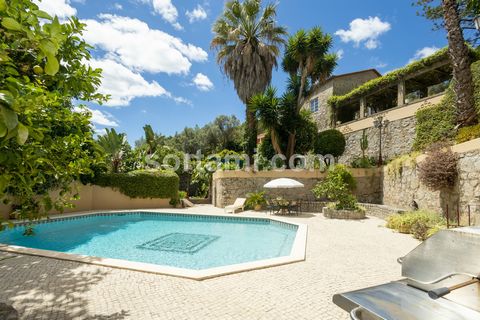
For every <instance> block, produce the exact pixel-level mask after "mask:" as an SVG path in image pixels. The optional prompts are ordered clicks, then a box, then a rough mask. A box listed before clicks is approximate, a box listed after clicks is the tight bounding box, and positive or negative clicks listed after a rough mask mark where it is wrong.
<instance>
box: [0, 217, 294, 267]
mask: <svg viewBox="0 0 480 320" xmlns="http://www.w3.org/2000/svg"><path fill="white" fill-rule="evenodd" d="M23 231H24V228H23V227H22V226H16V227H15V228H14V229H11V230H7V231H5V232H0V243H3V244H6V245H8V246H9V247H11V246H20V247H26V248H34V249H41V250H49V251H56V252H62V253H67V254H75V255H81V256H89V257H98V258H109V259H121V260H127V261H132V262H139V263H147V264H154V265H161V266H169V267H175V268H182V269H193V270H203V269H209V268H216V267H223V266H228V265H238V264H243V263H248V262H252V261H258V260H268V259H274V258H279V257H286V256H289V255H290V254H291V251H292V246H293V244H294V242H295V239H296V235H297V231H298V225H295V224H290V223H285V222H282V221H276V220H271V219H262V218H246V217H228V216H208V215H190V214H189V215H185V214H167V213H158V212H122V213H99V214H93V215H92V214H90V215H83V216H75V217H69V218H61V219H52V220H49V221H47V222H44V223H40V224H37V225H36V226H35V235H33V236H24V235H23Z"/></svg>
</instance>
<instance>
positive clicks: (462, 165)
mask: <svg viewBox="0 0 480 320" xmlns="http://www.w3.org/2000/svg"><path fill="white" fill-rule="evenodd" d="M475 143H477V144H478V148H477V150H469V151H468V152H459V162H458V171H459V178H458V183H457V185H456V186H455V187H454V188H453V190H452V191H451V192H448V193H446V192H440V191H431V190H429V189H428V188H426V187H425V186H424V185H422V183H420V181H419V178H418V170H417V166H416V165H415V164H405V165H403V166H402V167H401V169H400V170H399V171H397V172H396V173H395V174H393V173H391V172H390V173H388V168H387V167H386V168H385V170H384V178H383V186H382V189H383V203H384V204H387V205H391V206H395V207H400V208H403V209H411V208H412V204H413V201H415V202H416V204H417V205H418V207H419V208H420V209H428V210H434V211H437V212H445V211H446V207H447V205H448V207H449V211H450V214H451V215H454V214H456V211H457V207H459V208H460V212H461V213H462V214H465V213H466V212H467V208H468V205H469V204H471V203H472V202H474V201H476V200H477V199H476V198H477V197H479V196H480V140H478V139H477V141H476V142H475ZM454 151H455V148H454ZM458 151H462V150H458ZM423 159H424V157H423V156H421V157H419V158H417V162H419V161H423ZM472 209H473V210H477V211H478V210H480V208H473V207H472Z"/></svg>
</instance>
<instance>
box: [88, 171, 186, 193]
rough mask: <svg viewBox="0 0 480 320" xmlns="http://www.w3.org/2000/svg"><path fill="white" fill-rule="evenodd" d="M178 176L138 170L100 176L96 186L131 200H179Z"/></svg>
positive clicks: (95, 182) (170, 173)
mask: <svg viewBox="0 0 480 320" xmlns="http://www.w3.org/2000/svg"><path fill="white" fill-rule="evenodd" d="M179 180H180V179H179V178H178V175H177V174H176V173H175V172H173V171H165V170H137V171H132V172H129V173H108V174H101V175H99V176H98V177H97V178H96V179H95V181H94V184H95V185H98V186H101V187H110V188H112V189H114V190H118V191H120V192H121V193H123V194H124V195H126V196H129V197H130V198H160V199H172V198H173V199H177V198H178V187H179Z"/></svg>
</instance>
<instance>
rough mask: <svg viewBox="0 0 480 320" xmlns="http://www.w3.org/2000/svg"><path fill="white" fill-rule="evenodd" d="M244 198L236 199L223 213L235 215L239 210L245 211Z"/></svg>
mask: <svg viewBox="0 0 480 320" xmlns="http://www.w3.org/2000/svg"><path fill="white" fill-rule="evenodd" d="M245 201H247V199H245V198H237V199H236V200H235V202H234V203H233V204H232V205H229V206H226V207H225V209H224V210H225V213H235V211H237V210H239V209H241V211H243V210H244V209H245Z"/></svg>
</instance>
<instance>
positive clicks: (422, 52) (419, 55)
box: [408, 46, 440, 63]
mask: <svg viewBox="0 0 480 320" xmlns="http://www.w3.org/2000/svg"><path fill="white" fill-rule="evenodd" d="M438 50H440V48H437V47H435V46H432V47H424V48H422V49H419V50H417V52H415V55H414V56H413V58H411V59H410V60H409V61H408V63H411V62H413V61H416V60H420V59H423V58H426V57H428V56H431V55H432V54H434V53H435V52H437V51H438Z"/></svg>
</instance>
